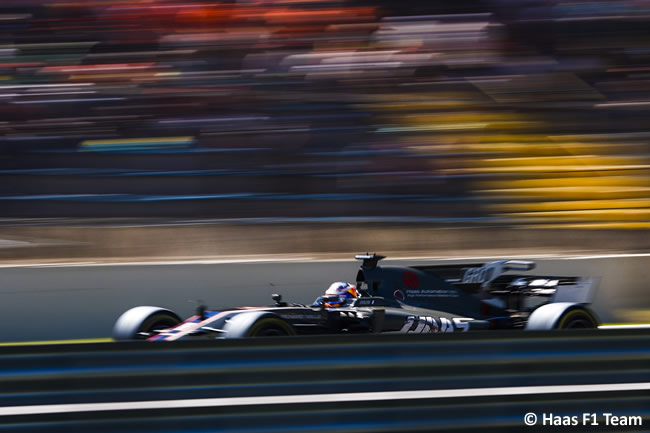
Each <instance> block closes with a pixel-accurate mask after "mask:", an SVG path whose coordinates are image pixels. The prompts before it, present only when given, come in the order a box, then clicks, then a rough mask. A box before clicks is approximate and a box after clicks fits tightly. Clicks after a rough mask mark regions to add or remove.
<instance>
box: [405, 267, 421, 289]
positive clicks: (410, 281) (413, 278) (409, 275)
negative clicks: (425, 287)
mask: <svg viewBox="0 0 650 433" xmlns="http://www.w3.org/2000/svg"><path fill="white" fill-rule="evenodd" d="M402 282H403V283H404V285H405V286H406V288H408V289H415V288H416V287H417V286H418V285H420V280H419V279H418V276H417V275H416V273H415V272H413V271H406V272H404V273H403V274H402Z"/></svg>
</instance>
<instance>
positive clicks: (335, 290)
mask: <svg viewBox="0 0 650 433" xmlns="http://www.w3.org/2000/svg"><path fill="white" fill-rule="evenodd" d="M325 296H326V297H328V298H329V297H334V296H336V297H337V300H336V301H334V300H333V301H328V302H325V306H326V307H341V306H343V305H345V304H346V303H348V302H349V301H350V300H352V299H356V298H358V297H359V293H358V292H357V289H356V287H354V284H350V283H345V282H341V281H338V282H336V283H333V284H332V285H331V286H329V288H328V289H327V290H326V291H325Z"/></svg>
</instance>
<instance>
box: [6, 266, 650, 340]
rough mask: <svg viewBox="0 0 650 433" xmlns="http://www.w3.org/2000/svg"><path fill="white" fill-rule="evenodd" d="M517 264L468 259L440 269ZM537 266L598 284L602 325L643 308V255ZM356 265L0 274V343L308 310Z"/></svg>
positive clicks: (30, 269) (54, 269)
mask: <svg viewBox="0 0 650 433" xmlns="http://www.w3.org/2000/svg"><path fill="white" fill-rule="evenodd" d="M499 258H515V257H487V258H483V257H466V258H464V259H463V260H460V259H455V260H447V261H445V262H446V263H452V262H463V261H472V262H475V261H477V260H486V261H490V260H496V259H499ZM516 258H520V259H524V258H526V259H533V260H535V261H536V262H537V268H536V269H535V271H533V272H535V273H538V274H549V275H580V276H592V277H599V278H600V286H599V289H598V292H597V294H596V300H595V303H594V308H595V310H596V312H597V314H598V315H599V316H600V318H601V321H603V322H623V321H629V317H628V316H626V315H625V312H626V311H629V310H644V309H649V308H650V296H648V283H647V273H648V269H650V254H630V255H620V254H619V255H605V256H574V257H566V258H558V257H541V258H536V257H535V256H533V255H529V256H520V257H516ZM438 262H440V259H426V258H411V259H408V258H403V259H399V260H397V259H393V260H390V259H387V260H386V261H385V262H383V263H386V264H427V263H429V264H432V263H438ZM358 266H359V262H357V261H356V260H354V259H352V258H350V259H349V260H331V261H327V260H326V261H312V260H309V259H306V258H302V259H291V258H287V259H284V260H282V259H277V258H273V259H265V258H263V257H262V258H248V259H238V260H234V261H228V260H221V261H219V260H215V261H204V262H199V261H191V262H156V263H128V264H127V263H124V264H120V263H113V264H97V263H71V264H56V265H53V264H43V265H34V264H32V265H6V266H1V267H0V295H2V302H1V303H0V317H1V318H2V327H0V342H23V341H43V340H68V339H93V338H106V337H109V336H110V333H111V329H112V326H113V323H114V322H115V320H116V319H117V317H119V315H120V314H121V313H122V312H123V311H125V310H127V309H129V308H131V307H134V306H138V305H155V306H161V307H166V308H170V309H172V310H174V311H176V312H177V313H178V314H179V315H181V316H189V315H191V314H192V313H193V312H194V309H195V308H196V306H197V303H198V302H202V303H205V304H206V305H208V306H209V307H210V308H212V309H226V308H228V307H235V306H244V305H266V304H269V303H271V294H272V293H281V294H282V295H283V297H284V300H286V301H289V302H297V303H311V302H312V301H313V300H314V299H315V298H316V297H317V296H319V295H321V294H322V293H324V291H325V289H326V288H327V287H328V286H329V284H331V283H332V282H334V281H354V277H355V275H356V272H357V269H358Z"/></svg>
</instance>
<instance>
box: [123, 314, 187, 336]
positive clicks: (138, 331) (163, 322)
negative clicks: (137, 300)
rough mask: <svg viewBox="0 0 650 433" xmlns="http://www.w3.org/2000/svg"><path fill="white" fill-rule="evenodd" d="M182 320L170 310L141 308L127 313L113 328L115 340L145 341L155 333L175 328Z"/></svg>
mask: <svg viewBox="0 0 650 433" xmlns="http://www.w3.org/2000/svg"><path fill="white" fill-rule="evenodd" d="M181 321H182V320H181V318H180V317H178V315H177V314H176V313H174V312H173V311H170V310H166V309H164V308H159V307H149V306H141V307H135V308H131V309H130V310H127V311H125V312H124V313H123V314H122V315H121V316H120V317H119V319H117V321H116V322H115V325H114V326H113V339H115V340H145V339H147V338H149V337H151V336H152V335H154V334H155V332H154V331H156V330H162V329H167V328H171V327H174V326H176V325H178V324H179V323H181Z"/></svg>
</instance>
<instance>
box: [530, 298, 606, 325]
mask: <svg viewBox="0 0 650 433" xmlns="http://www.w3.org/2000/svg"><path fill="white" fill-rule="evenodd" d="M598 324H599V322H598V318H597V317H596V315H595V314H594V313H593V312H592V311H591V310H589V309H588V308H587V307H585V306H583V305H580V304H573V303H571V302H557V303H552V304H546V305H542V306H541V307H539V308H538V309H536V310H535V311H533V313H532V314H531V315H530V317H529V318H528V322H527V323H526V330H527V331H547V330H551V329H595V328H598Z"/></svg>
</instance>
